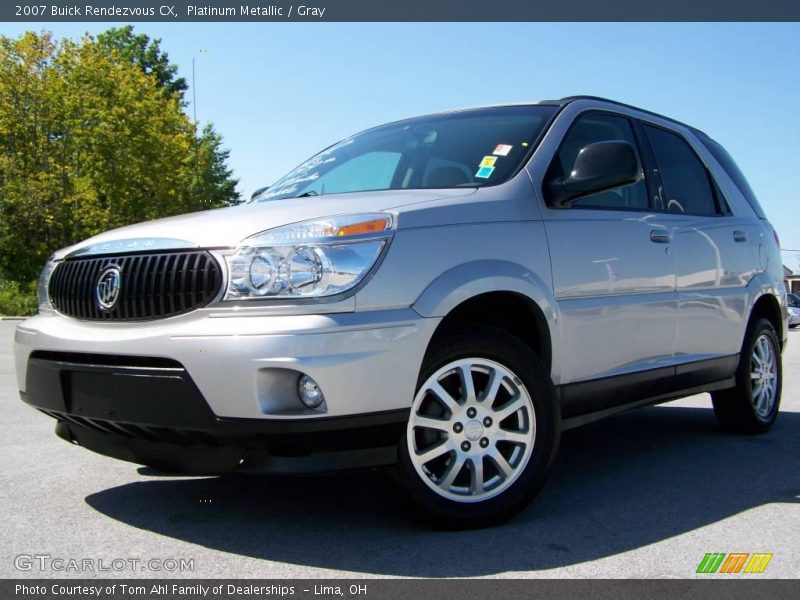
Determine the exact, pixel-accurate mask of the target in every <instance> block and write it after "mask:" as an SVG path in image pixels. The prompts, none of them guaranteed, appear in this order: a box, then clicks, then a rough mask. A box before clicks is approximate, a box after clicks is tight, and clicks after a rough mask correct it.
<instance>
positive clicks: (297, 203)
mask: <svg viewBox="0 0 800 600" xmlns="http://www.w3.org/2000/svg"><path fill="white" fill-rule="evenodd" d="M475 191H476V190H475V188H464V189H452V190H387V191H380V192H359V193H352V194H331V195H330V196H312V197H308V198H287V199H286V200H273V201H267V202H255V203H251V204H242V205H239V206H232V207H230V208H220V209H216V210H206V211H201V212H196V213H189V214H186V215H179V216H176V217H167V218H166V219H157V220H155V221H148V222H146V223H138V224H136V225H129V226H127V227H120V228H119V229H112V230H111V231H107V232H105V233H101V234H100V235H96V236H94V237H91V238H89V239H88V240H85V241H83V242H80V243H78V244H75V245H74V246H70V247H68V248H64V249H62V250H59V251H58V252H56V254H55V258H63V257H64V256H66V255H68V254H70V253H72V252H76V251H88V250H89V249H90V248H94V247H95V246H102V248H101V249H99V250H101V251H102V252H104V253H105V252H107V253H109V254H111V253H115V252H130V251H132V250H140V249H141V250H147V249H154V248H158V247H159V245H160V244H163V243H165V242H166V243H167V244H168V245H169V247H172V248H178V247H182V248H192V247H199V248H225V247H235V246H237V245H238V244H239V242H241V241H242V240H243V239H244V238H247V237H250V236H251V235H255V234H256V233H260V232H262V231H265V230H267V229H273V228H275V227H280V226H281V225H289V224H291V223H298V222H300V221H307V220H309V219H319V218H324V217H330V216H333V215H340V214H352V213H363V212H371V211H380V210H397V211H398V212H402V210H401V209H402V207H405V206H412V205H416V204H420V203H423V202H432V201H435V200H442V199H447V198H455V197H460V196H469V195H471V194H474V193H475ZM133 240H136V242H134V241H133Z"/></svg>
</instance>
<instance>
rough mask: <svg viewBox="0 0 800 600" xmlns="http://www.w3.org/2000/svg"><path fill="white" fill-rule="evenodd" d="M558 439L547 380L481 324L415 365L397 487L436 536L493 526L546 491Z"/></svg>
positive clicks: (446, 339) (507, 339) (525, 352)
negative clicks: (445, 531) (416, 373)
mask: <svg viewBox="0 0 800 600" xmlns="http://www.w3.org/2000/svg"><path fill="white" fill-rule="evenodd" d="M558 439H559V411H558V406H557V402H556V395H555V391H554V389H553V385H552V382H551V380H550V377H549V374H548V373H547V370H546V369H545V367H544V365H543V364H542V362H541V360H540V359H539V358H538V357H537V356H536V355H535V354H534V353H533V352H532V351H531V350H530V349H529V348H528V347H527V346H526V345H525V344H523V343H522V342H521V341H520V340H519V339H518V338H516V337H514V336H513V335H510V334H509V333H507V332H505V331H502V330H499V329H495V328H492V327H485V326H479V325H463V326H458V327H451V328H449V329H447V330H446V331H444V332H440V333H439V334H437V337H436V338H435V339H434V341H433V342H432V344H431V347H430V348H429V350H428V352H427V353H426V355H425V358H424V360H423V365H422V369H421V372H420V376H419V380H418V382H417V393H416V395H415V398H414V402H413V404H412V408H411V415H410V417H409V422H408V426H407V430H406V435H405V437H404V439H403V440H402V441H401V443H400V448H399V450H400V451H399V455H400V461H399V465H398V471H399V475H400V482H401V485H402V486H403V488H404V490H405V491H406V496H407V497H408V498H409V499H410V500H411V502H412V504H413V506H414V508H415V509H416V510H417V511H418V513H417V514H420V515H421V516H422V517H423V518H424V519H426V520H427V521H428V522H430V523H431V524H433V525H434V526H436V527H441V528H458V529H464V528H475V527H483V526H487V525H492V524H495V523H498V522H500V521H502V520H504V519H506V518H508V517H510V516H511V515H513V514H515V513H516V512H518V511H519V510H521V509H522V508H523V507H525V506H526V505H527V504H528V503H529V502H530V501H531V500H532V499H533V497H534V496H535V495H536V493H537V492H538V491H539V489H540V488H541V486H542V485H543V483H544V479H545V476H546V474H547V471H548V470H549V468H550V465H551V464H552V462H553V459H554V457H555V454H556V451H557V447H558Z"/></svg>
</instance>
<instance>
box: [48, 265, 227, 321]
mask: <svg viewBox="0 0 800 600" xmlns="http://www.w3.org/2000/svg"><path fill="white" fill-rule="evenodd" d="M110 266H117V267H118V268H119V271H120V274H121V275H120V282H119V283H120V287H119V295H118V297H117V299H116V302H115V303H114V305H113V307H112V308H110V309H108V310H104V309H102V308H101V307H100V304H99V302H98V299H97V285H98V279H99V278H100V275H101V274H102V273H103V272H104V271H105V270H106V268H108V267H110ZM221 286H222V273H221V270H220V267H219V264H218V263H217V261H216V260H214V258H213V257H212V256H211V255H210V254H209V253H208V252H203V251H201V250H193V251H189V252H166V253H155V254H127V255H124V256H103V257H91V258H76V259H69V260H66V261H64V262H62V263H60V264H59V265H58V266H57V267H56V269H55V270H54V271H53V274H52V275H51V276H50V284H49V288H48V291H49V294H50V301H51V302H52V304H53V306H54V307H55V309H56V310H58V311H59V312H61V313H63V314H66V315H69V316H71V317H77V318H78V319H86V320H96V321H101V320H105V321H145V320H150V319H163V318H165V317H172V316H174V315H179V314H182V313H186V312H189V311H191V310H194V309H196V308H200V307H201V306H204V305H205V304H208V302H210V301H211V300H212V299H213V298H214V297H215V296H216V295H217V293H218V292H219V290H220V287H221Z"/></svg>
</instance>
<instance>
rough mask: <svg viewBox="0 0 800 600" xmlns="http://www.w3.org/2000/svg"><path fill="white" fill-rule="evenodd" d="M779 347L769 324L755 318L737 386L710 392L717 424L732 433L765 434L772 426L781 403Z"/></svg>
mask: <svg viewBox="0 0 800 600" xmlns="http://www.w3.org/2000/svg"><path fill="white" fill-rule="evenodd" d="M782 382H783V371H782V368H781V346H780V342H779V341H778V334H777V333H775V328H774V327H773V326H772V323H770V322H769V321H767V320H766V319H757V320H756V321H754V322H753V323H752V324H751V326H750V328H749V329H748V332H747V335H746V336H745V340H744V345H743V346H742V353H741V355H740V358H739V368H738V369H737V371H736V387H733V388H731V389H727V390H721V391H719V392H714V393H712V394H711V400H712V402H713V404H714V414H715V415H716V417H717V421H718V422H719V424H720V426H721V427H722V428H723V429H725V430H726V431H731V432H733V433H749V434H757V433H764V432H766V431H767V430H769V428H770V427H772V424H773V423H774V422H775V419H776V418H777V416H778V409H779V407H780V403H781V384H782Z"/></svg>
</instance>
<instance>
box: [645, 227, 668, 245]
mask: <svg viewBox="0 0 800 600" xmlns="http://www.w3.org/2000/svg"><path fill="white" fill-rule="evenodd" d="M650 241H651V242H654V243H656V244H669V243H670V242H671V241H672V236H671V235H670V234H669V231H665V230H663V229H653V230H652V231H651V232H650Z"/></svg>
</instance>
